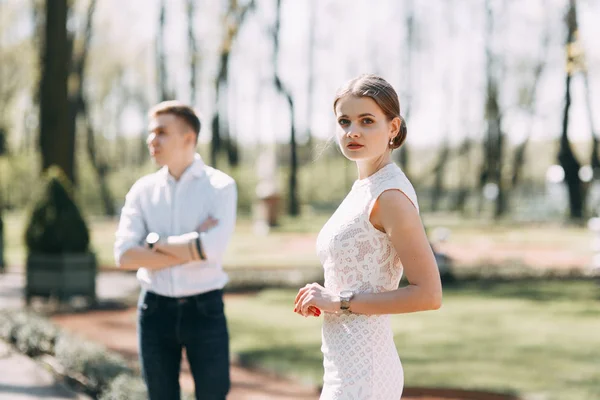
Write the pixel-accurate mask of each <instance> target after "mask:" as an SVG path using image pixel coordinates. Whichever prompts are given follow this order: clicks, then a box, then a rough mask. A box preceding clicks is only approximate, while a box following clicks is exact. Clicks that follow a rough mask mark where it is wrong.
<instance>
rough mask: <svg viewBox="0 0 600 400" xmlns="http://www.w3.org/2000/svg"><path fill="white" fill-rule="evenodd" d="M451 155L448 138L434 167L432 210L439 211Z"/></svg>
mask: <svg viewBox="0 0 600 400" xmlns="http://www.w3.org/2000/svg"><path fill="white" fill-rule="evenodd" d="M449 156H450V146H449V144H448V140H444V143H442V145H441V148H440V153H439V156H438V160H437V162H436V164H435V167H434V168H433V172H434V179H433V190H432V192H431V211H437V210H438V209H439V206H440V200H441V198H442V196H443V193H444V172H445V170H446V164H447V163H448V158H449Z"/></svg>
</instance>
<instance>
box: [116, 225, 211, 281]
mask: <svg viewBox="0 0 600 400" xmlns="http://www.w3.org/2000/svg"><path fill="white" fill-rule="evenodd" d="M218 222H219V221H218V220H217V219H215V218H213V217H212V216H209V217H208V218H206V219H205V220H204V221H203V222H202V223H201V224H200V226H199V227H198V228H197V229H196V230H195V231H193V232H189V233H185V234H183V235H179V236H169V237H167V238H165V239H161V240H160V241H159V242H158V243H156V244H155V245H154V246H153V248H152V249H150V248H149V247H148V246H135V247H132V248H130V249H128V250H127V251H125V253H123V255H122V256H121V258H120V268H122V269H127V270H137V269H138V268H139V267H140V265H143V266H144V268H147V269H150V270H159V269H163V268H168V267H172V266H175V265H181V264H185V263H188V262H191V261H199V260H205V259H206V255H205V254H204V251H202V244H201V239H200V234H201V233H205V232H208V231H209V230H210V229H211V228H213V227H215V226H217V225H218Z"/></svg>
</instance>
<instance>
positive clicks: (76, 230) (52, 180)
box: [25, 166, 90, 254]
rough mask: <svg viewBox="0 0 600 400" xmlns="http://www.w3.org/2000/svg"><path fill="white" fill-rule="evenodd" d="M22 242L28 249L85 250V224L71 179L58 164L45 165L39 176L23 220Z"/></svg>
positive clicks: (57, 251)
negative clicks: (39, 183) (26, 218)
mask: <svg viewBox="0 0 600 400" xmlns="http://www.w3.org/2000/svg"><path fill="white" fill-rule="evenodd" d="M25 243H26V244H27V249H28V251H29V253H43V254H63V253H86V252H88V251H89V244H90V235H89V230H88V227H87V225H86V223H85V221H84V219H83V217H82V215H81V213H80V212H79V208H78V207H77V205H76V204H75V201H74V199H73V191H72V186H71V182H70V181H69V179H68V178H67V177H66V175H65V174H64V173H63V171H62V170H61V169H60V168H59V167H56V166H52V167H50V168H48V170H47V171H46V173H45V174H44V176H43V182H42V187H41V190H40V191H39V193H37V200H36V201H35V204H34V206H33V210H32V212H31V215H30V218H29V222H28V224H27V230H26V232H25Z"/></svg>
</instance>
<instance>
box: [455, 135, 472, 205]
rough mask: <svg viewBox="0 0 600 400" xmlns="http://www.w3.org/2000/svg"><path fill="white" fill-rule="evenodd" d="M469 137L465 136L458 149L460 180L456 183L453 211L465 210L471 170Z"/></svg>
mask: <svg viewBox="0 0 600 400" xmlns="http://www.w3.org/2000/svg"><path fill="white" fill-rule="evenodd" d="M470 157H471V139H470V138H469V137H468V136H467V137H466V138H465V139H464V141H463V142H462V144H461V145H460V148H459V150H458V158H459V163H460V164H459V165H460V167H459V168H460V178H459V179H460V180H459V184H458V192H457V194H456V199H455V201H454V207H453V209H454V211H460V212H461V213H464V212H465V206H466V204H467V197H468V195H469V184H468V176H469V173H470V172H471V159H470Z"/></svg>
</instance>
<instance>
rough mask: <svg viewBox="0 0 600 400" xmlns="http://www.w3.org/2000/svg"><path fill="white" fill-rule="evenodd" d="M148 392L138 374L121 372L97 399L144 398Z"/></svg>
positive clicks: (123, 399)
mask: <svg viewBox="0 0 600 400" xmlns="http://www.w3.org/2000/svg"><path fill="white" fill-rule="evenodd" d="M147 398H148V392H147V389H146V384H145V383H144V380H143V379H142V378H140V377H139V376H133V375H129V374H121V375H119V376H117V377H116V378H115V379H113V380H112V381H111V382H110V384H109V385H108V387H107V388H106V390H105V391H104V392H102V395H101V396H100V397H99V400H146V399H147Z"/></svg>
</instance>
